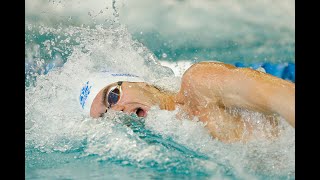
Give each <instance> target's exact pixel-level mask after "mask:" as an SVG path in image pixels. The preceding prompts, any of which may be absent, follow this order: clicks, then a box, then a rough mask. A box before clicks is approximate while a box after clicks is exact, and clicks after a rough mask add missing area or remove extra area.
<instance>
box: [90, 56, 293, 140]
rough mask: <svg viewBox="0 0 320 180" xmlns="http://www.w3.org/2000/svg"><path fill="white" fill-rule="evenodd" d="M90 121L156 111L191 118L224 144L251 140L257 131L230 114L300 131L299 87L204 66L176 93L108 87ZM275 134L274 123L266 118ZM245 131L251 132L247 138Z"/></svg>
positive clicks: (139, 86) (123, 84)
mask: <svg viewBox="0 0 320 180" xmlns="http://www.w3.org/2000/svg"><path fill="white" fill-rule="evenodd" d="M91 101H92V102H91V106H90V116H91V117H93V118H98V117H101V116H103V114H104V113H106V112H108V110H109V109H112V110H116V111H123V112H124V113H127V114H131V113H135V114H137V116H139V117H146V116H147V115H148V111H149V109H150V108H151V107H152V106H159V108H160V109H162V110H168V111H173V110H175V109H177V108H179V109H180V110H181V111H182V112H183V113H184V114H185V115H186V117H187V118H189V119H192V118H194V117H197V118H198V119H199V120H200V121H202V122H203V123H205V127H207V129H208V130H209V133H210V134H211V135H212V136H213V137H214V138H216V139H219V140H221V141H222V142H238V141H248V140H250V139H253V138H254V136H255V135H254V134H253V133H252V132H253V131H254V128H255V126H254V125H253V124H250V122H248V121H244V120H243V119H242V117H241V116H240V115H235V114H234V113H231V111H230V109H232V108H239V109H246V110H249V111H254V112H260V113H262V114H264V115H265V116H266V117H274V116H280V117H282V118H283V119H285V120H286V121H287V122H288V123H289V124H290V125H291V126H292V127H293V128H294V127H295V84H294V83H292V82H290V81H287V80H283V79H281V78H278V77H275V76H272V75H270V74H267V73H264V72H261V71H258V70H253V69H250V68H237V67H235V66H233V65H230V64H225V63H221V62H200V63H196V64H193V65H192V66H191V67H190V68H189V69H187V70H186V71H185V73H184V74H183V76H182V79H181V87H180V90H179V91H178V92H177V93H173V92H168V91H165V90H163V89H161V88H159V87H157V86H154V85H150V84H147V83H145V82H142V81H140V82H139V81H135V82H132V81H131V80H128V81H118V82H115V83H111V84H104V85H103V86H102V88H100V89H99V91H96V95H95V97H94V98H93V99H92V100H91ZM266 121H270V124H271V125H272V127H274V128H275V129H276V126H277V122H276V120H275V118H266ZM245 131H246V133H245Z"/></svg>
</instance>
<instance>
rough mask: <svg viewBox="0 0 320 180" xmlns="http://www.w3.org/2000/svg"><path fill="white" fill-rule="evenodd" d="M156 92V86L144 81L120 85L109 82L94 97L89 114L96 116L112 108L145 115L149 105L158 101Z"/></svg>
mask: <svg viewBox="0 0 320 180" xmlns="http://www.w3.org/2000/svg"><path fill="white" fill-rule="evenodd" d="M110 93H111V94H110ZM157 93H159V91H158V90H157V89H156V88H154V87H152V86H150V85H148V84H146V83H144V82H123V83H122V84H121V85H118V84H117V83H113V84H110V85H108V86H106V87H105V88H103V89H102V90H100V92H99V93H98V94H97V95H96V97H95V98H94V100H93V102H92V105H91V109H90V116H91V117H94V118H98V117H101V116H102V115H103V114H104V113H106V112H107V111H108V110H109V109H113V110H116V111H123V112H125V113H127V114H132V113H134V114H137V115H138V116H139V117H146V115H147V112H148V110H149V109H150V108H151V106H154V105H157V104H158V103H159V101H158V98H157ZM117 95H120V96H117Z"/></svg>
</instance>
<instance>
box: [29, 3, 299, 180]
mask: <svg viewBox="0 0 320 180" xmlns="http://www.w3.org/2000/svg"><path fill="white" fill-rule="evenodd" d="M266 7H268V8H266ZM141 8H142V9H141ZM57 14H58V15H57ZM25 26H26V30H25V43H26V51H25V97H26V102H25V109H26V114H25V117H26V118H25V125H26V129H25V134H26V141H25V159H26V162H25V177H26V179H162V178H163V179H188V178H190V179H295V130H294V128H292V127H291V126H289V125H288V124H287V123H286V122H285V121H284V120H283V119H280V125H279V132H280V136H279V138H278V139H276V140H274V141H271V140H266V139H262V140H260V141H253V142H249V143H246V144H243V143H232V144H224V143H222V142H220V141H218V140H216V139H214V138H212V137H211V136H210V135H209V133H208V131H207V129H206V128H205V127H204V124H202V123H201V122H199V121H197V119H196V118H195V119H193V120H187V119H182V120H178V119H176V114H177V113H178V111H179V110H175V111H170V112H169V111H163V110H159V109H158V108H157V107H153V108H152V109H151V110H150V112H149V114H148V117H147V118H139V117H137V116H135V115H126V114H123V113H121V112H114V111H110V112H109V113H107V114H106V116H104V117H102V118H99V119H98V120H93V119H92V118H90V117H89V116H88V114H86V113H85V112H84V111H83V110H82V109H81V106H80V104H79V99H78V98H79V94H80V90H81V87H82V85H83V83H84V82H85V81H86V79H87V77H90V75H92V74H94V73H95V72H97V71H100V70H103V69H112V70H113V71H116V72H119V73H132V74H136V75H138V76H140V77H143V78H144V79H145V80H146V81H148V82H155V83H158V84H161V85H163V86H165V87H167V88H169V89H170V90H172V91H177V90H178V89H179V86H180V83H181V81H180V77H181V75H182V73H183V71H184V70H185V69H186V68H187V67H188V66H190V65H191V64H192V63H195V62H199V61H212V60H217V61H222V62H226V63H231V64H234V65H236V66H238V67H251V68H254V69H256V68H258V67H260V66H261V67H263V68H264V69H265V71H266V72H267V73H270V74H273V75H275V76H278V77H280V78H283V79H286V80H289V81H293V82H294V81H295V71H294V65H295V63H294V62H295V59H294V46H295V41H294V32H295V28H294V1H281V2H272V3H271V2H269V1H260V2H256V3H253V2H251V1H250V2H249V1H248V2H247V1H243V2H241V3H239V2H233V3H231V2H224V1H206V0H201V1H198V3H196V4H195V3H194V2H192V1H163V2H157V4H155V3H153V5H152V4H151V3H150V1H147V0H139V1H136V2H134V3H133V2H132V1H130V2H128V1H108V2H107V1H99V0H94V1H92V2H91V3H89V4H88V3H86V2H80V1H73V0H71V1H59V2H56V1H49V2H42V1H31V0H30V1H26V25H25ZM162 65H165V66H167V67H170V68H171V69H172V70H170V69H169V68H167V67H164V66H162ZM238 113H240V114H241V115H242V116H243V117H244V118H245V119H246V120H248V121H254V122H257V123H258V124H259V123H260V122H263V121H264V118H265V117H264V116H262V115H261V114H259V113H254V112H249V111H244V110H243V111H238ZM261 124H263V123H261Z"/></svg>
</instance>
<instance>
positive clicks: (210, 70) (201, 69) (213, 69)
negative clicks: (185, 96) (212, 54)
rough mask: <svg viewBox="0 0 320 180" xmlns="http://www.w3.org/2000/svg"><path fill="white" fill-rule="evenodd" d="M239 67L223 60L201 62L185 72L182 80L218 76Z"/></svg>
mask: <svg viewBox="0 0 320 180" xmlns="http://www.w3.org/2000/svg"><path fill="white" fill-rule="evenodd" d="M234 69H237V67H235V66H233V65H231V64H225V63H222V62H199V63H195V64H193V65H192V66H190V67H189V68H188V69H187V70H186V71H185V72H184V74H183V76H182V80H183V81H186V80H191V79H192V80H195V78H196V79H199V78H201V77H202V78H203V77H208V76H216V77H217V75H218V77H220V76H223V75H226V74H228V73H229V72H231V71H233V70H234Z"/></svg>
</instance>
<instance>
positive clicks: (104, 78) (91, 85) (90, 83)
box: [79, 70, 145, 113]
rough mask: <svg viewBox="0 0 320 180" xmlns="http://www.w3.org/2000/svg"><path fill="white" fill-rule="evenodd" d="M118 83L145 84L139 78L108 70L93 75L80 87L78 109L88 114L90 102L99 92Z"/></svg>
mask: <svg viewBox="0 0 320 180" xmlns="http://www.w3.org/2000/svg"><path fill="white" fill-rule="evenodd" d="M118 81H130V82H145V81H144V80H143V79H142V78H141V77H139V76H137V75H134V74H129V73H114V72H111V71H108V70H104V71H100V72H98V73H93V74H91V75H90V77H89V78H88V79H86V80H85V81H84V82H83V84H82V86H81V89H80V96H79V103H80V107H81V108H82V109H83V110H84V111H85V112H86V113H90V108H91V104H92V101H93V99H94V98H95V97H96V95H97V94H98V93H99V92H100V90H101V89H102V88H104V87H106V86H108V85H109V84H112V83H115V82H118Z"/></svg>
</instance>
